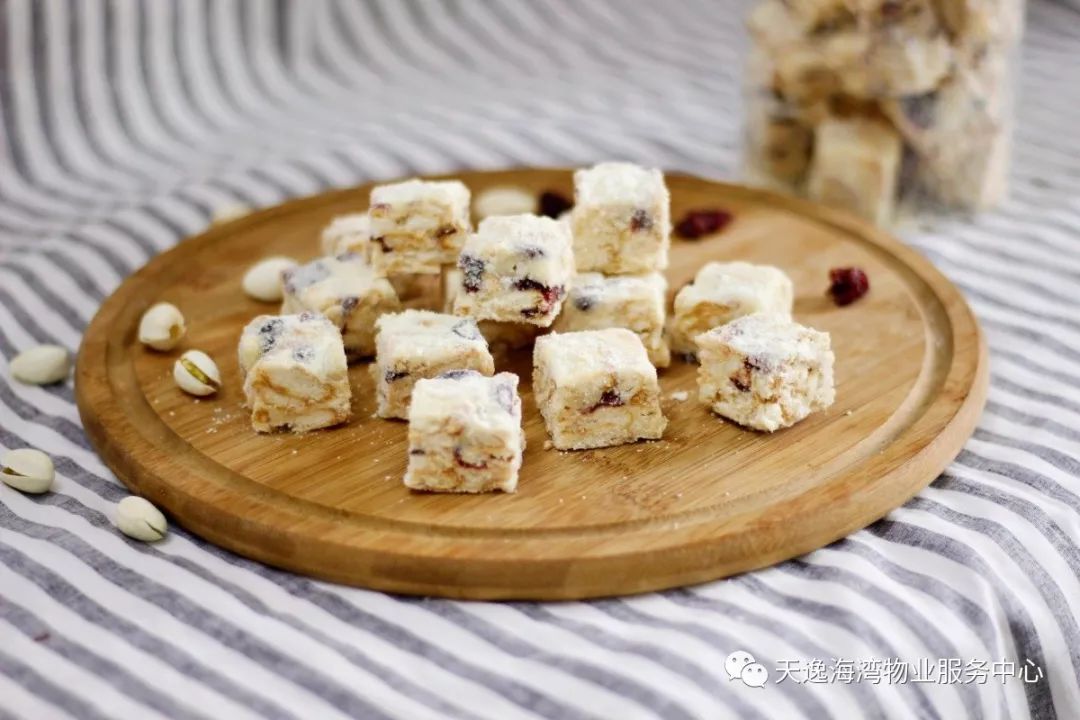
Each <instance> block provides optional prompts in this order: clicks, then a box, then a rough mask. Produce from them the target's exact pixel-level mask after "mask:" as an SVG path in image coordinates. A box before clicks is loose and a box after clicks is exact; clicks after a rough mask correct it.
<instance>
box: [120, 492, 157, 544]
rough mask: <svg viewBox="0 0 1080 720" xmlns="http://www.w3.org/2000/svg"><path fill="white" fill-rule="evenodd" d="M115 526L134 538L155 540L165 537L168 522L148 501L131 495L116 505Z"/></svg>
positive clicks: (147, 540) (148, 540) (145, 540)
mask: <svg viewBox="0 0 1080 720" xmlns="http://www.w3.org/2000/svg"><path fill="white" fill-rule="evenodd" d="M116 527H117V529H119V530H120V532H122V533H124V534H125V535H127V536H128V537H130V538H134V539H135V540H142V541H143V542H157V541H158V540H161V539H162V538H164V537H165V533H167V532H168V530H169V523H168V521H166V520H165V516H164V515H162V514H161V511H160V510H158V509H157V508H156V507H154V506H153V504H152V503H150V501H148V500H146V499H144V498H141V497H136V496H135V495H132V496H130V497H126V498H124V499H123V500H121V501H120V503H119V504H118V505H117V506H116Z"/></svg>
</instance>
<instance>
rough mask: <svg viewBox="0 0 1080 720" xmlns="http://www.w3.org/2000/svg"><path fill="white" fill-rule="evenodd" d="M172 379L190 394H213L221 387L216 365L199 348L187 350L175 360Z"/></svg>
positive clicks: (219, 374)
mask: <svg viewBox="0 0 1080 720" xmlns="http://www.w3.org/2000/svg"><path fill="white" fill-rule="evenodd" d="M173 379H174V380H176V384H177V385H179V386H180V389H181V390H183V391H184V392H186V393H188V394H190V395H200V396H201V395H213V394H214V393H216V392H217V391H218V388H220V387H221V373H220V372H218V367H217V365H216V364H215V363H214V361H213V360H212V359H211V358H210V356H209V355H207V354H206V353H204V352H202V351H201V350H188V351H187V352H186V353H184V354H183V355H181V356H180V357H179V358H178V359H177V360H176V362H175V363H174V364H173Z"/></svg>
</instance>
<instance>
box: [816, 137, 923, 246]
mask: <svg viewBox="0 0 1080 720" xmlns="http://www.w3.org/2000/svg"><path fill="white" fill-rule="evenodd" d="M901 149H902V148H901V142H900V136H899V135H898V134H897V133H896V131H895V130H893V129H892V128H891V127H889V125H888V124H886V123H883V122H879V121H877V120H866V119H862V118H851V119H846V120H840V119H833V120H826V121H825V122H823V123H821V124H820V125H818V126H817V130H816V132H815V135H814V158H813V161H812V162H811V164H810V179H809V183H808V186H807V192H808V194H809V196H810V198H811V199H813V200H817V201H818V202H820V203H824V204H825V205H830V206H832V207H836V208H841V209H843V210H849V211H851V212H854V213H855V214H857V215H860V216H862V217H864V218H866V219H867V220H870V221H871V222H874V223H877V224H879V225H884V224H887V223H889V222H890V221H891V220H892V216H893V208H894V207H895V202H896V189H897V187H896V186H897V177H898V173H899V170H900V154H901Z"/></svg>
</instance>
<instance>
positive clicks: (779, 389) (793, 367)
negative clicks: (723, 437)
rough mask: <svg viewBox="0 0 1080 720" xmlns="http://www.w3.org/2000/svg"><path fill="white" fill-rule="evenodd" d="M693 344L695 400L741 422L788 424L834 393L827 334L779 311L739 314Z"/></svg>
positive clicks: (771, 426) (768, 427)
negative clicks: (698, 363)
mask: <svg viewBox="0 0 1080 720" xmlns="http://www.w3.org/2000/svg"><path fill="white" fill-rule="evenodd" d="M697 344H698V356H699V358H700V360H701V367H700V368H698V395H699V397H700V398H701V402H703V403H705V404H706V405H708V406H709V407H710V408H711V409H712V411H713V412H715V413H716V414H717V415H720V416H722V417H725V418H727V419H729V420H733V421H734V422H736V423H738V424H740V425H743V426H745V427H748V428H753V429H755V430H765V431H768V432H772V431H774V430H778V429H779V428H784V427H789V426H791V425H794V424H795V423H797V422H799V421H800V420H802V419H803V418H805V417H806V416H807V415H809V414H810V413H812V412H815V411H817V410H824V409H825V408H827V407H829V406H830V405H832V403H833V400H834V399H835V398H836V391H835V389H834V387H833V361H834V357H833V352H832V350H831V349H830V339H829V334H828V333H825V332H819V331H817V330H813V329H811V328H808V327H804V326H802V325H799V324H798V323H796V322H793V321H792V320H791V319H789V318H787V317H784V316H782V315H767V314H763V313H762V314H757V315H747V316H745V317H741V318H739V319H738V320H734V321H732V322H730V323H728V324H727V325H724V326H722V327H718V328H715V329H713V330H710V331H709V332H707V333H702V334H701V335H698V337H697Z"/></svg>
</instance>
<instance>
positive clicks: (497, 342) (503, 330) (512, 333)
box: [443, 268, 546, 354]
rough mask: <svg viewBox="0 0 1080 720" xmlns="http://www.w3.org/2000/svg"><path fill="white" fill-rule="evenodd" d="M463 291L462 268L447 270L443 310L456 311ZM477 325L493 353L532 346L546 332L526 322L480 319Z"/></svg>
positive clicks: (444, 283)
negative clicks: (455, 301) (458, 298)
mask: <svg viewBox="0 0 1080 720" xmlns="http://www.w3.org/2000/svg"><path fill="white" fill-rule="evenodd" d="M462 292H464V289H463V288H462V286H461V270H458V269H457V268H454V269H452V270H447V271H446V274H445V275H444V277H443V312H448V313H452V312H453V311H454V298H456V297H457V296H458V295H460V294H461V293H462ZM476 326H477V327H478V328H480V334H481V335H483V336H484V339H485V340H487V342H488V348H490V350H491V352H492V354H495V353H499V352H502V353H505V352H507V351H510V350H523V349H525V348H527V347H532V344H533V341H534V340H535V339H536V336H537V335H540V334H541V333H543V332H546V330H545V329H544V328H541V327H538V326H536V325H531V324H529V323H524V322H500V321H498V320H480V321H478V322H477V323H476Z"/></svg>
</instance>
